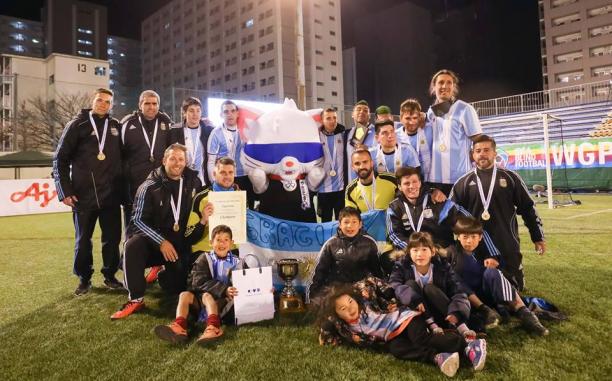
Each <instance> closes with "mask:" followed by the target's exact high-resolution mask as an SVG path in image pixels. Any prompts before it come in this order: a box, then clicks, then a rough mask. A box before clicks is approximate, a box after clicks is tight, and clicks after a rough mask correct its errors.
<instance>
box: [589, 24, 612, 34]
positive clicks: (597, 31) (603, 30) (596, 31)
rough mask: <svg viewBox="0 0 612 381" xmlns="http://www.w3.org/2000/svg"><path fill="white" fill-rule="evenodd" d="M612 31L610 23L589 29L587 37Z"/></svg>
mask: <svg viewBox="0 0 612 381" xmlns="http://www.w3.org/2000/svg"><path fill="white" fill-rule="evenodd" d="M610 33H612V25H605V26H600V27H597V28H592V29H589V37H596V36H603V35H606V34H610Z"/></svg>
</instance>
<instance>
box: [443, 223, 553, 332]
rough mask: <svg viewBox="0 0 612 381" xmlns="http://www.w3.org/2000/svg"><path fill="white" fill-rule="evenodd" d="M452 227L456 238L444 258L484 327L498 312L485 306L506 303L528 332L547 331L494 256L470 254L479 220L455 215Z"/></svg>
mask: <svg viewBox="0 0 612 381" xmlns="http://www.w3.org/2000/svg"><path fill="white" fill-rule="evenodd" d="M453 231H454V233H455V234H456V235H457V238H458V239H457V242H456V243H455V245H454V246H449V247H448V249H447V254H446V256H447V259H448V261H449V263H450V265H451V267H452V268H453V270H454V271H455V274H456V275H457V277H458V280H459V281H460V282H462V284H463V288H464V290H466V291H467V293H468V299H469V301H470V304H471V305H472V307H473V308H474V309H476V310H477V311H480V312H481V315H483V318H484V320H485V323H486V327H487V328H492V327H494V326H496V325H497V323H498V322H499V319H500V316H499V314H498V313H497V312H495V311H494V310H493V309H492V308H490V307H489V306H491V307H497V306H500V305H501V306H509V307H510V309H511V310H513V311H515V312H516V315H517V317H518V318H519V319H520V320H521V324H522V325H523V327H524V328H525V329H526V330H527V331H528V332H531V333H535V334H537V335H540V336H545V335H548V329H546V328H545V327H544V326H543V325H542V323H540V320H539V319H538V317H537V316H536V315H535V314H534V313H533V312H531V311H530V310H529V309H528V308H527V307H526V306H525V304H524V303H523V300H522V299H521V297H520V296H519V293H518V291H517V290H516V288H515V287H514V286H513V285H512V284H511V283H510V281H509V280H508V279H507V278H506V277H505V276H504V274H503V270H499V262H497V260H495V259H494V258H486V259H484V258H480V257H478V256H477V255H474V250H475V249H476V247H478V244H479V243H480V240H481V239H482V232H483V229H482V224H481V223H480V222H479V221H478V220H476V219H475V218H474V217H464V216H462V217H459V218H458V219H457V222H456V224H455V227H454V228H453ZM488 305H489V306H488Z"/></svg>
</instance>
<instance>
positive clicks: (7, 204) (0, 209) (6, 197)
mask: <svg viewBox="0 0 612 381" xmlns="http://www.w3.org/2000/svg"><path fill="white" fill-rule="evenodd" d="M70 211H71V208H70V207H68V206H66V205H64V204H63V203H61V202H59V200H58V199H57V192H56V191H55V184H54V183H53V179H33V180H32V179H30V180H0V216H16V215H20V214H39V213H58V212H70Z"/></svg>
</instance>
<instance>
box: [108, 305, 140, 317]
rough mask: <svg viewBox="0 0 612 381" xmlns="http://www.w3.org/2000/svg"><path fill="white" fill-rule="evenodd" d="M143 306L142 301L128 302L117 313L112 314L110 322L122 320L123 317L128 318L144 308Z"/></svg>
mask: <svg viewBox="0 0 612 381" xmlns="http://www.w3.org/2000/svg"><path fill="white" fill-rule="evenodd" d="M144 306H145V304H144V302H143V301H140V302H136V301H129V302H127V303H125V304H124V305H123V307H121V309H120V310H119V311H117V312H115V313H114V314H112V315H111V317H110V318H111V320H117V319H123V318H125V317H128V316H130V315H131V314H133V313H134V312H136V311H140V310H141V309H143V308H144Z"/></svg>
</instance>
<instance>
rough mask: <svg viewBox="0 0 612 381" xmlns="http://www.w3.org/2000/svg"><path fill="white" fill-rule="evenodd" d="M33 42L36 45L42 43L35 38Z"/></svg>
mask: <svg viewBox="0 0 612 381" xmlns="http://www.w3.org/2000/svg"><path fill="white" fill-rule="evenodd" d="M32 42H33V43H35V44H38V43H40V41H39V40H38V39H36V38H33V39H32Z"/></svg>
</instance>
